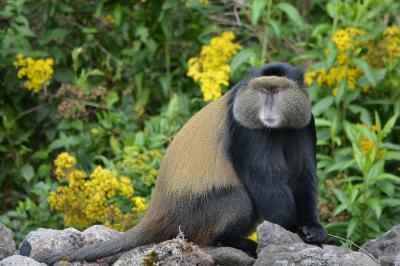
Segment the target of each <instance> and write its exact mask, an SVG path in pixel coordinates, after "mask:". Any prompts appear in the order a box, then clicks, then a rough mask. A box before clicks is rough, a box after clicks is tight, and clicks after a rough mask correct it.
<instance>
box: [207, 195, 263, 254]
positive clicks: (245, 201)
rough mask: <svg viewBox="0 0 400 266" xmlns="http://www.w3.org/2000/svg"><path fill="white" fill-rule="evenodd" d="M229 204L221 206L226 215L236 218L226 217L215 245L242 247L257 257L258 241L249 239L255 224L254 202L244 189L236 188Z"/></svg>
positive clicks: (214, 241)
mask: <svg viewBox="0 0 400 266" xmlns="http://www.w3.org/2000/svg"><path fill="white" fill-rule="evenodd" d="M229 206H230V208H227V205H225V206H221V208H223V209H225V212H224V213H225V215H226V216H228V217H234V219H229V220H228V219H225V221H226V222H225V223H224V224H223V225H222V226H220V227H219V229H220V230H219V231H218V232H216V235H215V237H214V239H213V241H212V244H213V245H214V246H227V247H233V248H236V249H240V250H242V251H244V252H246V253H247V254H249V255H251V256H253V257H255V256H256V250H257V243H255V242H254V241H252V240H250V239H247V238H246V237H247V236H248V235H249V233H250V232H251V230H252V229H253V228H254V224H255V219H256V215H255V211H254V208H253V204H252V202H251V200H250V197H249V196H248V194H247V192H246V191H245V190H244V189H236V191H235V193H234V194H232V195H231V197H229Z"/></svg>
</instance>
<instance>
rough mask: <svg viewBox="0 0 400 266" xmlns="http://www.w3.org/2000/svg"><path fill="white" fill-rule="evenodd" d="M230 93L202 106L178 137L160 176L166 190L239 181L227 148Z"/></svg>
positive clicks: (205, 187)
mask: <svg viewBox="0 0 400 266" xmlns="http://www.w3.org/2000/svg"><path fill="white" fill-rule="evenodd" d="M229 94H230V93H227V94H225V95H224V96H222V97H221V98H220V99H218V100H216V101H213V102H211V103H209V104H208V105H206V106H205V107H204V108H202V109H201V110H200V111H199V112H197V113H196V114H195V115H194V116H193V117H192V118H191V119H189V121H188V122H187V123H186V124H185V125H184V126H183V127H182V129H181V130H180V131H179V132H178V134H177V135H176V136H175V138H174V140H173V141H172V143H171V144H170V146H169V148H168V150H167V152H166V154H165V156H164V158H163V161H162V164H161V168H160V171H159V177H158V185H160V186H163V187H164V188H165V190H166V191H168V192H174V193H183V194H186V193H188V194H196V193H203V192H206V191H209V190H211V189H213V188H222V187H227V186H232V185H236V184H239V181H238V178H237V177H236V174H235V171H234V170H233V168H232V165H231V163H230V161H229V160H228V157H227V154H226V151H225V144H226V137H227V136H228V134H227V130H228V127H227V118H228V101H229V97H230V95H229Z"/></svg>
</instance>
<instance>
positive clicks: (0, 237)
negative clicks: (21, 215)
mask: <svg viewBox="0 0 400 266" xmlns="http://www.w3.org/2000/svg"><path fill="white" fill-rule="evenodd" d="M15 251H16V250H15V242H14V240H13V233H12V232H11V230H10V229H8V228H7V227H6V226H5V225H4V224H2V223H0V260H1V259H4V258H6V257H9V256H12V255H14V254H15Z"/></svg>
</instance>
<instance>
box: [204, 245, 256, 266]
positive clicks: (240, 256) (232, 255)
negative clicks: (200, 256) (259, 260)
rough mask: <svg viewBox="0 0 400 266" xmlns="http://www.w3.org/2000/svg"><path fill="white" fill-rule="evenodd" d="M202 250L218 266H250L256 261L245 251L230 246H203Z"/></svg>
mask: <svg viewBox="0 0 400 266" xmlns="http://www.w3.org/2000/svg"><path fill="white" fill-rule="evenodd" d="M202 250H203V251H204V252H206V253H207V254H208V255H210V256H211V258H212V259H213V260H214V264H215V265H219V266H251V265H253V264H254V262H255V261H256V260H255V259H254V258H252V257H250V256H249V255H247V254H246V253H245V252H243V251H241V250H238V249H235V248H231V247H205V248H202Z"/></svg>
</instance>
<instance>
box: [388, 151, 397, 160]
mask: <svg viewBox="0 0 400 266" xmlns="http://www.w3.org/2000/svg"><path fill="white" fill-rule="evenodd" d="M385 159H386V160H396V161H400V152H398V151H388V152H387V153H386V154H385Z"/></svg>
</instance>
